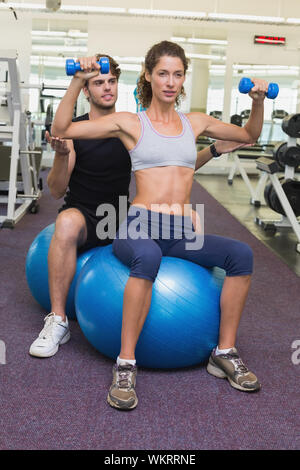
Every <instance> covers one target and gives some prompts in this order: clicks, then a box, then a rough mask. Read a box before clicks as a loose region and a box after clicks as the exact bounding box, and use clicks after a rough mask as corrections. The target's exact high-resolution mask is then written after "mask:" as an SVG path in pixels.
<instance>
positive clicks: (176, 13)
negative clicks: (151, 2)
mask: <svg viewBox="0 0 300 470" xmlns="http://www.w3.org/2000/svg"><path fill="white" fill-rule="evenodd" d="M128 13H129V14H130V15H142V16H168V17H172V18H197V19H199V18H205V17H206V13H204V12H202V11H182V10H149V9H148V10H146V9H142V8H128Z"/></svg>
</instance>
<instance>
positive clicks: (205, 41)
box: [187, 38, 228, 46]
mask: <svg viewBox="0 0 300 470" xmlns="http://www.w3.org/2000/svg"><path fill="white" fill-rule="evenodd" d="M187 42H190V43H193V44H215V45H224V46H226V45H227V44H228V41H225V40H222V39H201V38H188V39H187Z"/></svg>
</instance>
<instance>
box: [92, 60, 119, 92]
mask: <svg viewBox="0 0 300 470" xmlns="http://www.w3.org/2000/svg"><path fill="white" fill-rule="evenodd" d="M95 56H96V59H97V62H98V61H99V60H100V58H101V57H107V58H108V60H109V71H110V73H111V74H112V75H113V76H114V77H116V79H117V80H119V77H120V75H121V69H120V67H119V64H118V63H117V62H116V61H115V59H113V58H112V57H111V56H110V55H108V54H95ZM85 86H86V87H87V88H88V80H87V81H86V83H85Z"/></svg>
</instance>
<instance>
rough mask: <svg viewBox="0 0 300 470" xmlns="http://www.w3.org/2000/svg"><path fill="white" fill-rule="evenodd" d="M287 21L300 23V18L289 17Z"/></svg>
mask: <svg viewBox="0 0 300 470" xmlns="http://www.w3.org/2000/svg"><path fill="white" fill-rule="evenodd" d="M286 22H287V23H295V24H300V18H287V19H286Z"/></svg>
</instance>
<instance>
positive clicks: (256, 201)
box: [227, 109, 288, 207]
mask: <svg viewBox="0 0 300 470" xmlns="http://www.w3.org/2000/svg"><path fill="white" fill-rule="evenodd" d="M278 113H279V114H278ZM287 115H288V113H287V112H286V111H284V110H275V109H274V110H273V112H272V119H271V126H270V130H269V139H268V141H269V142H270V141H271V137H272V133H273V127H274V122H275V119H281V120H282V119H283V118H284V117H285V116H287ZM249 116H250V109H249V110H244V111H242V113H241V118H242V121H243V120H245V119H248V118H249ZM265 147H266V150H263V149H261V148H260V149H256V148H255V146H254V147H250V148H248V149H240V150H236V151H235V152H232V153H231V154H230V156H231V157H232V158H233V163H232V166H231V168H230V171H229V174H228V178H227V182H228V184H229V185H231V184H232V183H233V178H234V175H235V174H236V172H237V171H239V173H240V175H241V177H242V178H243V180H244V183H245V184H246V186H247V188H248V190H249V193H250V196H251V198H250V204H253V205H254V206H255V207H260V206H261V205H262V204H263V203H262V200H263V198H262V191H263V189H264V187H265V185H266V182H267V179H268V176H267V174H265V173H264V172H263V173H261V174H260V177H259V179H258V182H257V183H256V186H255V188H254V187H253V185H252V184H251V181H250V179H249V177H248V174H247V172H246V170H245V168H244V166H243V165H242V162H241V158H243V157H244V158H250V159H255V160H256V158H258V157H262V156H264V157H268V156H270V157H271V156H272V155H271V154H270V155H269V154H268V152H267V148H268V147H271V146H270V145H266V146H265ZM272 147H273V146H272ZM255 152H257V153H255Z"/></svg>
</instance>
